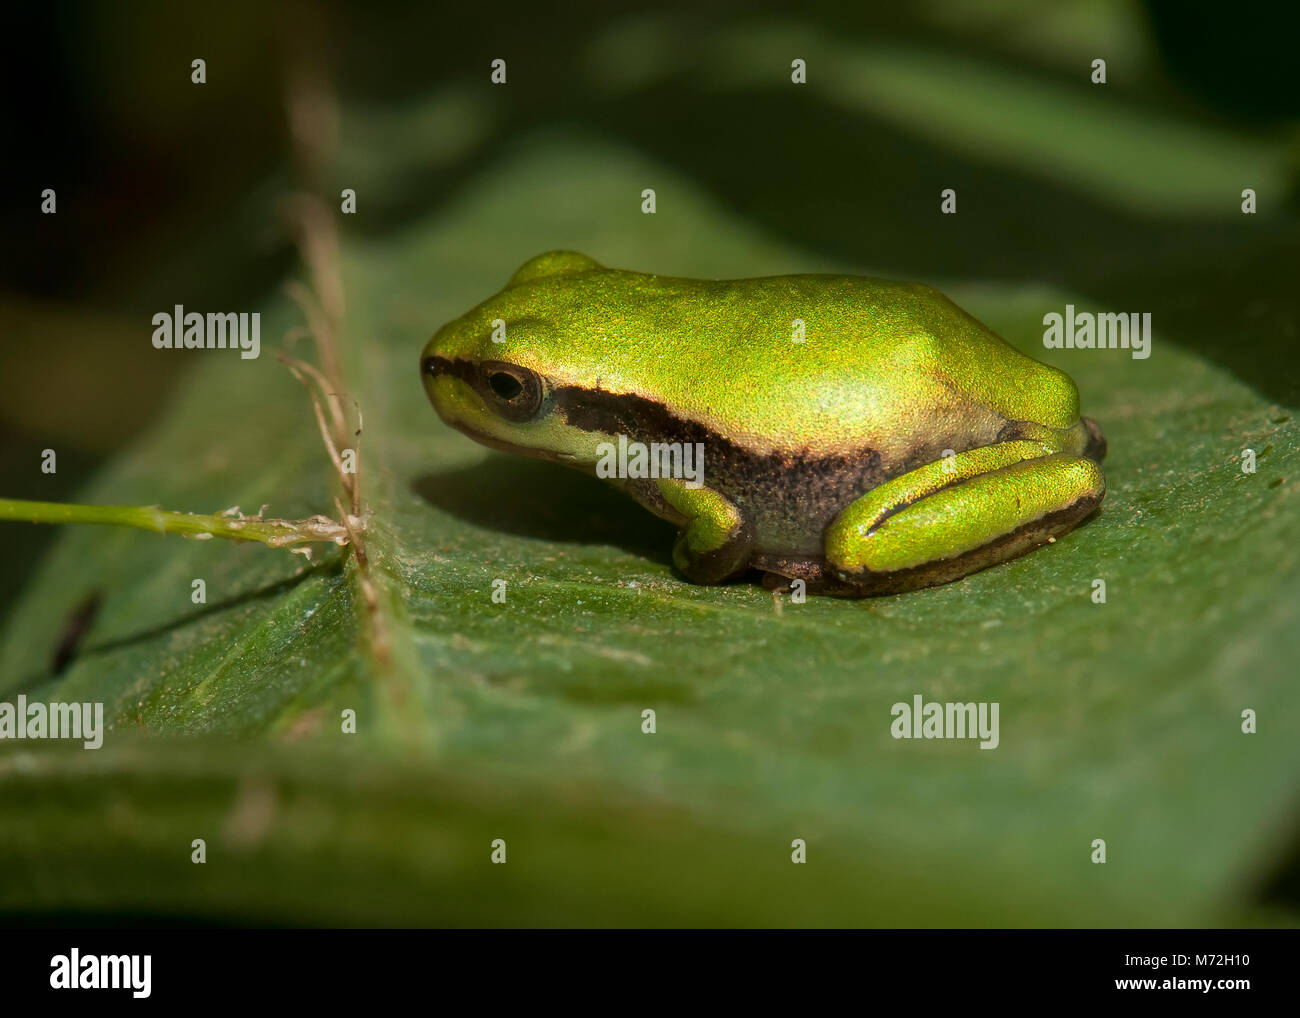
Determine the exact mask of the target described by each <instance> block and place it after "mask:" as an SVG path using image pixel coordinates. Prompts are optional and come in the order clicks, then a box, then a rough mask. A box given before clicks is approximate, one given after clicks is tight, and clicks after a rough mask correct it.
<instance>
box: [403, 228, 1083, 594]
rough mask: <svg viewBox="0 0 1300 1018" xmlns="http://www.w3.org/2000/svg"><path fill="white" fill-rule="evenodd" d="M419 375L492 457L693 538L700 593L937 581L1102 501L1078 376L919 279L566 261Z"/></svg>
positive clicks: (453, 328) (691, 556) (514, 290)
mask: <svg viewBox="0 0 1300 1018" xmlns="http://www.w3.org/2000/svg"><path fill="white" fill-rule="evenodd" d="M420 371H421V375H422V377H423V380H424V385H425V388H426V390H427V391H428V394H429V398H430V399H431V400H432V401H433V405H434V407H435V408H436V409H437V411H438V413H439V414H440V415H441V416H442V418H443V420H445V421H446V422H447V423H448V424H451V425H453V426H455V427H457V428H459V429H460V430H461V431H464V432H465V433H466V434H468V435H470V436H471V437H473V438H475V439H477V440H478V441H480V442H482V443H484V444H485V445H489V446H492V447H493V448H497V449H506V450H509V451H511V452H516V453H522V454H524V455H526V456H535V457H540V458H542V459H549V460H555V461H557V462H560V463H566V464H570V465H572V466H576V467H579V468H582V469H585V470H587V471H589V472H592V473H599V474H600V475H601V476H610V475H611V474H617V475H618V476H612V477H611V478H610V479H611V483H614V484H617V485H618V486H619V487H620V488H621V489H622V490H624V491H625V492H626V493H627V494H629V495H630V496H631V497H632V498H634V499H636V500H637V501H638V502H640V503H641V504H642V505H643V506H645V507H646V508H647V509H649V510H650V511H651V512H653V513H655V514H656V515H658V516H662V517H663V518H664V519H666V520H669V521H671V522H672V523H673V524H675V525H676V526H677V527H679V528H680V530H681V533H680V535H679V536H678V538H677V542H676V545H675V546H674V548H673V562H674V564H675V565H676V566H677V568H678V569H680V570H681V572H682V573H683V574H684V575H685V576H686V577H687V578H688V579H691V580H694V581H695V582H697V583H718V582H721V581H723V580H726V579H728V578H730V577H733V576H737V575H738V574H741V573H743V572H744V571H746V570H748V569H760V570H764V571H766V573H767V574H768V575H767V577H766V581H767V583H768V585H769V586H776V585H779V586H785V585H787V584H788V582H789V581H790V580H795V579H798V580H803V581H805V583H806V587H807V589H808V590H820V591H824V592H827V593H832V594H845V595H856V594H876V593H890V592H895V591H901V590H908V589H912V588H915V587H925V586H931V585H934V584H938V583H944V582H947V581H949V580H953V579H956V578H958V577H960V576H964V575H966V574H967V573H970V572H973V571H974V570H977V569H983V568H984V567H985V566H990V565H993V564H995V563H997V562H1002V561H1004V560H1006V559H1009V558H1011V557H1013V556H1016V555H1020V554H1022V553H1024V552H1026V551H1028V550H1030V549H1032V548H1035V547H1037V546H1038V545H1041V544H1044V543H1046V542H1047V541H1049V540H1051V539H1053V538H1055V537H1058V536H1059V535H1061V534H1064V533H1065V532H1066V531H1068V530H1069V529H1070V528H1071V527H1073V526H1074V525H1075V524H1076V523H1078V522H1079V521H1080V520H1082V519H1083V518H1084V517H1085V516H1087V515H1088V514H1089V513H1091V512H1092V511H1093V510H1094V509H1096V508H1097V506H1098V505H1099V504H1100V503H1101V500H1102V498H1103V496H1104V495H1105V492H1106V485H1105V481H1104V480H1103V479H1102V474H1101V470H1100V468H1099V466H1098V464H1099V462H1100V461H1101V458H1102V457H1103V456H1104V455H1105V451H1106V443H1105V440H1104V439H1103V438H1102V435H1101V431H1100V430H1099V429H1098V427H1097V425H1096V424H1094V423H1093V422H1092V421H1091V420H1089V419H1088V418H1086V417H1080V416H1079V394H1078V390H1077V388H1076V387H1075V384H1074V382H1073V380H1072V379H1071V378H1070V377H1069V376H1068V375H1066V374H1065V373H1064V372H1061V371H1058V370H1057V369H1055V368H1051V367H1048V366H1047V365H1044V364H1040V363H1039V362H1037V361H1035V360H1033V359H1032V358H1030V357H1026V356H1025V355H1023V354H1021V353H1019V352H1017V351H1016V350H1015V349H1014V348H1012V347H1011V346H1010V345H1009V344H1007V343H1006V342H1005V341H1004V340H1002V339H1000V338H999V337H998V336H996V335H995V334H994V333H993V332H991V331H990V330H989V329H988V328H986V327H985V326H984V325H982V324H980V323H979V322H978V321H976V320H975V319H974V318H972V317H971V316H970V315H968V314H966V313H965V312H964V311H962V310H961V309H960V308H959V307H957V306H956V305H955V304H953V303H952V301H950V300H948V298H946V297H944V296H943V295H942V294H941V293H939V292H938V291H936V290H933V289H931V288H930V287H928V286H922V285H919V284H916V283H899V282H890V281H887V280H881V279H867V278H861V277H857V276H829V275H802V276H771V277H766V278H761V279H733V280H698V279H678V278H671V277H668V276H654V275H645V274H642V273H639V272H626V271H622V270H618V269H607V268H605V267H604V266H602V265H600V264H598V263H597V262H595V261H593V260H592V259H590V258H588V257H586V256H585V255H581V254H577V253H574V252H571V251H552V252H550V253H547V254H543V255H539V256H538V257H536V258H533V259H532V260H531V261H529V262H526V263H525V264H524V265H523V267H521V268H520V269H519V271H518V272H516V273H515V274H514V276H513V278H511V280H510V282H509V283H508V284H506V287H505V289H504V290H502V291H501V292H500V293H498V294H496V295H495V296H493V297H490V298H489V299H488V300H486V301H484V302H483V303H482V304H480V305H479V306H478V307H476V308H474V309H473V310H472V311H469V312H468V313H466V314H465V315H463V316H462V317H460V318H458V319H456V320H455V321H453V322H449V323H448V324H447V325H444V326H443V327H442V328H441V329H439V330H438V332H437V333H436V334H435V335H434V337H433V339H431V340H430V341H429V343H428V345H427V346H426V347H425V349H424V352H423V354H422V355H421V358H420ZM615 450H617V455H615ZM628 450H631V451H632V452H631V454H629V453H628ZM693 453H694V454H695V455H694V456H693V455H692V454H693ZM700 454H702V455H700ZM614 466H617V467H618V468H619V469H616V470H615V469H611V468H612V467H614ZM687 468H689V469H687Z"/></svg>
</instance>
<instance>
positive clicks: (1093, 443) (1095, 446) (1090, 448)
mask: <svg viewBox="0 0 1300 1018" xmlns="http://www.w3.org/2000/svg"><path fill="white" fill-rule="evenodd" d="M1083 426H1084V427H1085V428H1087V429H1088V445H1087V446H1086V447H1085V448H1084V450H1083V455H1084V457H1085V458H1086V459H1090V460H1092V461H1093V462H1094V463H1100V462H1101V461H1102V460H1103V459H1105V458H1106V436H1105V435H1103V434H1102V433H1101V427H1100V426H1099V425H1098V424H1097V422H1096V421H1094V420H1093V419H1092V418H1091V417H1085V418H1084V419H1083Z"/></svg>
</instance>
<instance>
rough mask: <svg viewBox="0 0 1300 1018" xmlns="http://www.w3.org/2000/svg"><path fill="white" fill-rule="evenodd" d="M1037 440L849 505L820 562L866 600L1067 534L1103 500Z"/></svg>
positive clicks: (1089, 473) (957, 462)
mask: <svg viewBox="0 0 1300 1018" xmlns="http://www.w3.org/2000/svg"><path fill="white" fill-rule="evenodd" d="M1074 451H1075V450H1071V451H1069V452H1064V451H1061V450H1060V449H1059V447H1055V446H1054V445H1052V444H1051V443H1044V442H1040V441H1013V442H1001V443H998V444H996V445H990V446H984V447H982V448H979V449H971V450H969V451H967V452H964V453H960V454H958V455H956V456H953V457H950V458H948V459H947V460H944V461H938V462H934V463H927V464H926V465H925V466H922V467H918V468H917V469H916V470H912V471H910V472H908V473H906V474H903V475H902V476H900V477H896V478H893V479H892V480H890V481H887V482H885V483H884V484H882V485H880V486H879V487H877V488H874V489H872V490H871V491H869V492H868V493H867V494H865V495H863V496H862V497H861V498H859V499H857V500H856V501H854V502H852V503H851V504H850V505H848V506H847V507H846V508H845V509H844V510H843V511H842V512H841V513H840V514H839V516H837V517H836V518H835V520H834V522H833V523H832V524H831V526H830V527H829V529H828V530H827V532H826V559H827V563H828V565H829V566H830V567H831V569H832V570H833V571H834V572H835V574H836V575H837V576H838V578H839V579H840V580H841V581H843V582H844V583H847V584H849V585H851V586H852V587H854V588H856V589H858V590H860V591H861V592H863V593H875V592H881V593H884V592H891V591H896V590H908V589H912V588H915V587H925V586H931V585H933V584H937V583H946V582H947V581H949V580H953V579H956V578H958V577H960V576H964V575H966V574H967V573H970V572H974V571H975V570H977V569H983V568H984V567H985V566H990V565H993V564H995V563H997V562H1002V561H1005V560H1006V559H1009V558H1012V557H1014V556H1016V555H1020V554H1023V553H1024V552H1026V551H1029V550H1030V549H1031V548H1034V547H1037V546H1038V545H1040V544H1043V543H1045V542H1047V541H1048V539H1049V538H1052V537H1054V536H1056V535H1057V534H1061V533H1064V532H1065V531H1067V530H1069V529H1070V528H1071V527H1072V526H1074V524H1075V523H1077V522H1078V521H1079V520H1081V519H1083V517H1085V516H1087V515H1088V514H1089V513H1090V512H1092V510H1093V509H1095V508H1096V507H1097V506H1098V505H1099V504H1100V503H1101V500H1102V497H1103V496H1104V495H1105V493H1106V482H1105V480H1104V479H1103V478H1102V474H1101V469H1100V468H1099V467H1098V466H1097V464H1096V463H1095V462H1094V461H1093V460H1091V459H1087V458H1084V457H1081V456H1076V455H1073V454H1072V453H1073V452H1074Z"/></svg>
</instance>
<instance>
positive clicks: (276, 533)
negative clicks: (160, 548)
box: [0, 498, 348, 548]
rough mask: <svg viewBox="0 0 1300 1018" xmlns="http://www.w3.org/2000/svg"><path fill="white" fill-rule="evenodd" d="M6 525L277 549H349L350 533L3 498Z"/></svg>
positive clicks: (249, 519)
mask: <svg viewBox="0 0 1300 1018" xmlns="http://www.w3.org/2000/svg"><path fill="white" fill-rule="evenodd" d="M0 520H20V521H25V522H27V523H103V524H109V525H112V526H118V527H137V528H139V529H140V530H152V531H155V532H157V533H161V534H181V535H182V536H184V537H189V538H192V539H194V540H199V541H203V540H207V539H209V538H212V537H224V538H226V539H227V540H231V541H261V542H262V543H263V544H265V545H269V546H270V547H272V548H281V547H284V546H285V545H291V544H301V543H303V542H308V541H327V542H330V543H332V544H340V545H341V544H347V543H348V533H347V529H346V528H345V527H344V526H343V525H342V524H341V523H339V522H338V521H337V520H332V519H330V518H329V517H328V516H311V517H308V518H307V519H304V520H280V519H267V518H264V517H262V516H244V515H242V514H238V513H236V514H232V515H226V514H224V513H218V514H213V515H204V514H202V513H178V512H171V511H169V510H167V509H159V508H158V507H157V506H153V505H72V504H69V503H65V502H27V501H24V500H22V499H16V498H0Z"/></svg>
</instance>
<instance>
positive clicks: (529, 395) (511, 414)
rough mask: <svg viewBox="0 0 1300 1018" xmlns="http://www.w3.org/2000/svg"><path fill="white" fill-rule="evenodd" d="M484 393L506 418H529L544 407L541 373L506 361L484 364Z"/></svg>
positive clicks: (516, 419) (523, 419) (520, 419)
mask: <svg viewBox="0 0 1300 1018" xmlns="http://www.w3.org/2000/svg"><path fill="white" fill-rule="evenodd" d="M481 368H482V372H483V383H484V384H483V392H484V396H485V397H486V398H487V401H488V403H489V404H490V405H491V406H492V408H493V409H494V410H496V412H497V413H499V414H500V415H501V416H502V417H504V418H506V419H507V420H511V421H527V420H530V419H532V418H533V417H536V416H537V411H538V410H540V409H541V407H542V380H541V378H540V377H539V376H538V374H537V372H535V371H530V370H528V368H521V367H519V365H517V364H507V363H506V362H505V361H485V362H484V363H483V364H482V365H481Z"/></svg>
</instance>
